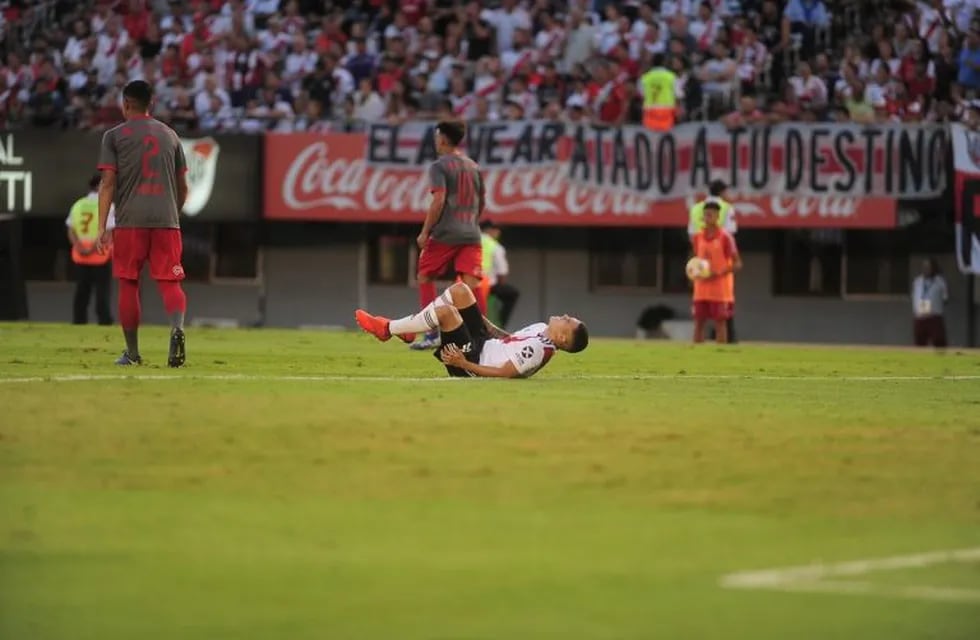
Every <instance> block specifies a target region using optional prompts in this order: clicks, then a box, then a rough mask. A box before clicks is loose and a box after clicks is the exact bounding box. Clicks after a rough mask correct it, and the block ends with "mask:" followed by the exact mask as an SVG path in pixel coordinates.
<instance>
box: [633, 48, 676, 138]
mask: <svg viewBox="0 0 980 640" xmlns="http://www.w3.org/2000/svg"><path fill="white" fill-rule="evenodd" d="M640 93H641V94H642V95H643V126H645V127H646V128H647V129H651V130H653V131H669V130H670V129H671V128H673V126H674V117H675V110H676V109H677V74H675V73H674V72H673V71H671V70H670V69H668V68H666V67H665V66H664V54H662V53H656V54H654V56H653V68H652V69H650V70H649V71H647V72H646V73H644V74H643V75H642V76H641V77H640Z"/></svg>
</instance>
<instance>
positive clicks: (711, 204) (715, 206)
mask: <svg viewBox="0 0 980 640" xmlns="http://www.w3.org/2000/svg"><path fill="white" fill-rule="evenodd" d="M708 209H714V210H715V211H718V212H720V211H721V205H720V204H718V203H717V202H714V201H711V202H705V203H704V210H705V211H707V210H708Z"/></svg>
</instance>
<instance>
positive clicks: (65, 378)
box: [0, 373, 980, 384]
mask: <svg viewBox="0 0 980 640" xmlns="http://www.w3.org/2000/svg"><path fill="white" fill-rule="evenodd" d="M548 378H549V379H551V380H639V381H642V380H685V379H690V380H766V381H776V380H778V381H789V382H793V381H798V382H814V381H827V382H890V381H897V382H908V381H925V380H937V381H938V380H943V381H961V380H980V376H770V375H761V376H759V375H742V374H715V375H712V374H633V375H630V374H625V375H601V374H599V375H566V376H550V377H548ZM472 379H473V378H450V377H435V376H433V377H402V376H314V375H246V374H220V373H216V374H209V373H205V374H188V375H166V374H152V373H150V374H141V373H133V374H75V373H58V374H52V375H46V376H27V377H19V378H3V377H0V384H5V383H6V384H26V383H31V382H91V381H99V380H227V381H235V380H239V381H245V382H248V381H264V382H458V381H460V380H472Z"/></svg>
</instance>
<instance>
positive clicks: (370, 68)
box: [344, 38, 376, 82]
mask: <svg viewBox="0 0 980 640" xmlns="http://www.w3.org/2000/svg"><path fill="white" fill-rule="evenodd" d="M375 62H376V61H375V57H374V55H372V54H371V53H368V50H367V40H365V39H364V38H357V39H356V40H354V53H352V54H351V55H349V56H348V57H347V59H346V61H345V62H344V67H345V68H346V69H347V71H348V72H349V73H350V75H351V77H352V78H354V82H360V81H361V80H362V79H364V78H369V77H371V75H372V74H373V73H374V67H375Z"/></svg>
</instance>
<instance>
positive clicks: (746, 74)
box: [735, 27, 769, 92]
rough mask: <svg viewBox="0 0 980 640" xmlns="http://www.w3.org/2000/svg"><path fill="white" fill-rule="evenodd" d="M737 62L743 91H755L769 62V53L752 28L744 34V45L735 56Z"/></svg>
mask: <svg viewBox="0 0 980 640" xmlns="http://www.w3.org/2000/svg"><path fill="white" fill-rule="evenodd" d="M735 62H736V64H737V65H738V77H739V80H740V81H741V83H742V91H748V92H751V91H754V90H755V89H756V86H757V85H758V84H759V82H760V80H761V78H762V74H763V73H764V72H765V69H766V65H767V64H768V62H769V52H768V51H767V50H766V45H764V44H762V42H760V41H759V39H758V36H757V34H756V32H755V30H754V29H752V28H751V27H748V28H746V29H745V31H744V32H743V34H742V44H741V45H740V46H739V47H738V51H737V52H736V54H735Z"/></svg>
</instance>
